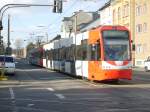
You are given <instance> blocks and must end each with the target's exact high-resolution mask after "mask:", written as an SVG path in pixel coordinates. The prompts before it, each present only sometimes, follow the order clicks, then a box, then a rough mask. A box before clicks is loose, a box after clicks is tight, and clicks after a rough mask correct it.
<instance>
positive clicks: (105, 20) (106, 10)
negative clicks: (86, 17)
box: [99, 1, 113, 25]
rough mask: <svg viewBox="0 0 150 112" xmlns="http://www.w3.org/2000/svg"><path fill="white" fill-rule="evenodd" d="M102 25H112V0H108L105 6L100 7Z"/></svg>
mask: <svg viewBox="0 0 150 112" xmlns="http://www.w3.org/2000/svg"><path fill="white" fill-rule="evenodd" d="M99 14H100V25H112V24H113V21H112V20H113V19H112V7H111V1H109V2H107V3H106V4H105V5H104V6H103V7H101V8H100V9H99Z"/></svg>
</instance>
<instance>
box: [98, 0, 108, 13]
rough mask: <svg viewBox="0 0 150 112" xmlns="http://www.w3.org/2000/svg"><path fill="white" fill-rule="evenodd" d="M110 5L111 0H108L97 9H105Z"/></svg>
mask: <svg viewBox="0 0 150 112" xmlns="http://www.w3.org/2000/svg"><path fill="white" fill-rule="evenodd" d="M110 5H111V0H109V1H108V2H107V3H105V5H104V6H102V7H101V8H100V9H99V11H101V10H103V9H105V8H107V7H109V6H110Z"/></svg>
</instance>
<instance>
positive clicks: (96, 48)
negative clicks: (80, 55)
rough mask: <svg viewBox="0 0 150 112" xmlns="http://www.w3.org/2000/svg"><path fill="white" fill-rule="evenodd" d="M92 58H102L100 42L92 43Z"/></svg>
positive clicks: (95, 59)
mask: <svg viewBox="0 0 150 112" xmlns="http://www.w3.org/2000/svg"><path fill="white" fill-rule="evenodd" d="M90 51H91V53H90V55H91V57H90V60H92V61H99V60H100V44H99V43H97V44H92V45H90Z"/></svg>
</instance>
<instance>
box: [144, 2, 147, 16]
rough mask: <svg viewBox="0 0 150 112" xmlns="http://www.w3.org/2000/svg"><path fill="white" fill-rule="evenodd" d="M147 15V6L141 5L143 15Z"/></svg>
mask: <svg viewBox="0 0 150 112" xmlns="http://www.w3.org/2000/svg"><path fill="white" fill-rule="evenodd" d="M145 13H147V5H146V3H145V4H144V5H143V14H145Z"/></svg>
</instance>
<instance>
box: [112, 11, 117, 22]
mask: <svg viewBox="0 0 150 112" xmlns="http://www.w3.org/2000/svg"><path fill="white" fill-rule="evenodd" d="M115 20H116V12H115V9H114V10H113V22H115Z"/></svg>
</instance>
